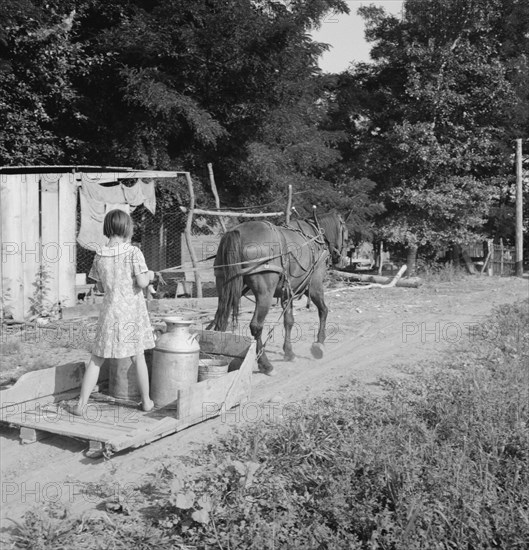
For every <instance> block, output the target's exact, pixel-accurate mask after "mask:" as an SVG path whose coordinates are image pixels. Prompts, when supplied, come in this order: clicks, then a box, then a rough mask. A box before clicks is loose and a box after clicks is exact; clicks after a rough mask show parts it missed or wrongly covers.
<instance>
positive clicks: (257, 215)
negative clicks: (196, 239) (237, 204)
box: [180, 206, 285, 218]
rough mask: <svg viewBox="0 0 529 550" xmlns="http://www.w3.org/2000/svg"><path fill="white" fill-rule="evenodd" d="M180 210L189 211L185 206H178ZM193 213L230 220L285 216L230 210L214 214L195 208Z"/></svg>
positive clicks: (272, 213) (214, 212) (281, 213)
mask: <svg viewBox="0 0 529 550" xmlns="http://www.w3.org/2000/svg"><path fill="white" fill-rule="evenodd" d="M180 210H181V211H182V212H184V213H185V212H187V211H188V210H189V209H188V208H186V207H185V206H180ZM193 212H194V213H195V214H202V215H204V216H226V217H231V218H271V217H277V216H284V215H285V213H284V212H256V213H254V214H251V213H249V212H232V211H230V210H223V211H222V212H216V211H215V210H203V209H202V208H195V209H194V210H193Z"/></svg>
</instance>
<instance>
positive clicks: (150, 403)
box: [141, 399, 154, 412]
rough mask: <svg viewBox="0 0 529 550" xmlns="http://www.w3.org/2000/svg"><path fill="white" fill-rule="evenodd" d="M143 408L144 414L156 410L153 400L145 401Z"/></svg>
mask: <svg viewBox="0 0 529 550" xmlns="http://www.w3.org/2000/svg"><path fill="white" fill-rule="evenodd" d="M141 408H142V410H143V411H144V412H149V411H152V410H153V409H154V401H153V400H152V399H149V400H148V401H144V402H143V403H142V404H141Z"/></svg>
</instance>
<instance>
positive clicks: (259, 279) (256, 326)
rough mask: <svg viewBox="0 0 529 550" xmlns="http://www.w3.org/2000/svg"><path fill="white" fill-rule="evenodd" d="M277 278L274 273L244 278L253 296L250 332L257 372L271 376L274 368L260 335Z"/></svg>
mask: <svg viewBox="0 0 529 550" xmlns="http://www.w3.org/2000/svg"><path fill="white" fill-rule="evenodd" d="M278 280H279V277H278V275H277V274H275V273H270V272H268V273H259V274H256V275H252V276H249V277H247V278H245V283H246V284H247V285H248V287H249V288H250V289H251V291H252V292H253V295H254V296H255V310H254V313H253V317H252V320H251V321H250V332H251V333H252V336H253V337H254V338H255V341H256V342H257V356H258V358H259V359H258V364H259V370H260V371H261V372H263V373H264V374H268V375H269V376H272V371H273V370H274V367H273V366H272V364H271V363H270V361H269V359H268V357H267V356H266V353H265V352H264V347H263V341H262V333H263V326H264V321H265V318H266V316H267V314H268V310H269V309H270V307H271V306H272V302H273V298H274V291H275V288H276V286H277V283H278Z"/></svg>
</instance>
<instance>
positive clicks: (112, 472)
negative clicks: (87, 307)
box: [0, 277, 529, 541]
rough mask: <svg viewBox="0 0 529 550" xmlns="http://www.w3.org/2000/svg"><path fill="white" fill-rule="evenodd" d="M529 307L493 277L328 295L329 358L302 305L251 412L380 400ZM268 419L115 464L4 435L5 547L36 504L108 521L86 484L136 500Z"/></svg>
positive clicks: (193, 432)
mask: <svg viewBox="0 0 529 550" xmlns="http://www.w3.org/2000/svg"><path fill="white" fill-rule="evenodd" d="M528 297H529V282H528V280H527V279H514V278H512V279H499V278H485V277H483V278H478V277H468V278H465V279H463V280H459V281H457V282H454V283H438V284H427V285H424V286H422V287H421V288H419V289H406V288H392V289H369V290H349V291H342V292H332V291H331V292H328V293H327V303H328V305H329V309H330V312H329V318H328V341H327V344H326V353H325V356H324V358H323V359H322V360H319V361H317V360H315V359H313V358H312V356H311V355H310V346H311V344H312V342H313V340H314V334H315V328H316V326H317V313H316V310H315V308H314V306H313V308H312V309H311V310H307V309H306V308H305V300H304V299H303V300H302V301H300V302H298V303H297V304H296V325H295V328H294V331H293V337H294V339H295V342H294V351H295V353H296V354H297V358H296V360H295V361H294V362H290V363H286V362H284V361H283V360H282V353H281V346H282V326H281V325H278V326H275V328H274V333H273V339H272V340H271V341H270V342H269V345H268V354H269V358H270V359H271V361H272V362H273V363H274V365H275V367H276V375H275V376H274V377H267V376H264V375H262V374H259V373H255V374H254V383H253V396H252V402H253V403H254V404H259V405H261V406H262V405H263V404H264V403H268V405H266V407H268V410H269V411H270V410H274V411H275V412H277V413H280V412H281V411H282V410H285V407H286V406H287V405H289V404H292V403H296V402H298V401H299V400H301V399H304V398H306V397H311V396H315V395H320V394H321V393H322V392H324V391H325V390H326V389H329V388H336V387H338V386H339V385H341V384H344V383H346V382H349V381H351V380H355V381H357V383H358V384H359V385H360V386H361V387H365V388H367V389H369V390H370V391H379V388H378V387H377V380H378V379H379V377H381V376H391V375H399V369H398V365H402V364H415V363H417V362H419V361H421V360H427V361H433V360H435V358H436V357H439V356H441V355H442V354H443V353H445V352H447V351H449V350H451V349H453V348H455V347H457V346H458V345H460V344H463V343H464V342H465V340H468V339H471V338H494V334H490V333H489V334H484V333H481V332H479V331H476V330H475V328H472V327H476V326H477V325H478V324H479V323H480V321H482V320H483V318H484V317H485V316H486V315H488V314H489V313H490V311H491V308H492V307H493V306H495V305H500V304H509V303H514V302H519V301H522V300H524V299H526V298H528ZM279 314H280V310H279V308H274V309H273V310H272V311H271V313H270V315H269V317H268V319H267V321H268V322H269V323H274V322H275V320H276V319H277V318H278V317H279ZM249 318H250V315H249V314H248V313H245V314H244V315H243V318H242V321H243V323H242V324H243V330H247V329H245V328H244V325H245V324H247V322H248V321H249ZM270 326H271V325H270V324H269V325H268V327H267V329H268V328H269V327H270ZM267 329H265V330H267ZM296 340H297V341H296ZM65 362H66V361H65ZM289 406H294V405H289ZM259 410H260V409H258V408H257V407H256V406H255V405H251V406H247V407H246V408H244V409H242V410H241V411H239V414H238V415H235V414H233V415H227V416H226V417H224V418H217V419H213V420H210V421H208V422H205V423H203V424H200V425H198V426H196V427H194V428H191V429H188V430H185V431H184V432H181V433H179V434H175V435H173V436H169V437H166V438H164V439H161V440H159V441H157V442H154V443H152V444H150V445H147V446H145V447H142V448H140V449H136V450H133V451H130V452H124V453H121V454H118V455H115V456H114V457H113V458H112V459H111V460H109V461H107V460H103V459H100V460H90V459H87V458H85V457H84V455H83V450H85V448H86V445H85V444H84V443H82V442H78V441H75V440H71V439H66V438H63V437H59V436H56V437H51V438H49V439H46V440H44V441H41V442H37V443H35V444H32V445H25V446H22V445H20V443H19V439H18V430H15V429H11V428H8V427H2V428H1V429H0V444H1V458H2V461H1V471H2V514H1V529H2V539H3V540H4V541H7V540H9V537H10V529H11V528H12V525H13V524H12V522H11V521H9V518H10V519H13V520H17V521H18V520H20V518H21V517H22V516H23V514H24V512H25V511H27V510H28V509H29V508H31V507H32V506H34V505H35V504H37V505H42V504H44V503H46V502H50V501H52V500H58V501H61V502H63V503H65V504H67V505H68V506H69V507H70V509H71V511H72V512H73V513H74V514H78V513H82V512H88V513H90V514H101V513H103V512H101V511H98V510H97V509H96V507H97V503H98V502H99V499H98V498H94V497H93V496H92V497H90V498H89V497H88V496H87V495H86V494H84V489H83V487H85V485H86V484H89V483H96V482H100V481H101V482H107V483H110V484H112V485H114V486H115V487H116V488H117V489H118V490H122V491H128V492H130V489H131V488H132V487H134V486H139V485H141V484H142V483H143V482H145V479H146V476H147V475H148V474H149V472H152V471H154V470H155V469H157V468H158V467H159V466H160V465H161V464H162V463H164V464H168V463H170V462H172V463H174V462H175V461H177V460H178V457H179V456H184V455H186V454H188V453H189V452H190V450H191V449H193V448H195V446H196V445H197V444H200V443H204V442H212V441H213V440H214V437H215V436H216V435H217V434H220V433H225V432H226V431H227V430H228V429H230V428H231V427H232V426H233V425H234V424H235V423H237V422H240V421H244V420H245V421H247V422H252V421H253V422H257V421H259V416H260V413H259ZM127 484H128V485H127Z"/></svg>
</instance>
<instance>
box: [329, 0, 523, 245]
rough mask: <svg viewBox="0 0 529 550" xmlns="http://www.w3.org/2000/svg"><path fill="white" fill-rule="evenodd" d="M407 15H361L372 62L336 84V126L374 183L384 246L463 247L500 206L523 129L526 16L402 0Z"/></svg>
mask: <svg viewBox="0 0 529 550" xmlns="http://www.w3.org/2000/svg"><path fill="white" fill-rule="evenodd" d="M404 7H405V15H404V16H403V18H402V19H399V18H397V17H395V16H392V15H386V14H385V13H384V11H383V10H382V9H381V8H375V7H373V6H371V7H363V8H360V13H361V14H362V15H363V16H364V17H365V19H366V24H367V31H366V37H367V38H368V39H369V40H371V41H372V42H373V48H372V51H371V56H372V58H373V60H374V63H373V64H370V65H365V64H360V65H357V66H354V67H352V69H351V71H350V73H348V74H345V75H342V76H341V77H340V79H339V81H338V88H337V90H338V93H337V99H336V110H335V114H334V117H335V120H337V121H338V120H339V121H342V127H343V128H344V130H345V131H346V132H347V133H348V135H349V143H348V144H347V146H346V147H344V148H343V154H344V158H345V160H346V161H347V162H348V163H349V164H350V165H351V166H352V169H353V170H354V171H356V173H357V174H358V175H363V176H364V177H368V178H370V179H372V180H374V181H375V182H376V183H377V191H378V193H379V196H381V197H382V198H383V200H384V204H385V206H386V212H385V213H384V216H383V217H380V218H379V221H380V223H381V225H382V231H381V233H382V235H381V236H382V237H383V238H385V239H387V240H391V241H393V242H397V243H403V244H406V245H425V244H427V243H429V244H432V245H434V246H438V247H439V246H444V245H446V244H448V243H450V242H456V243H463V242H468V241H469V240H472V238H473V237H475V236H476V235H479V234H480V232H481V231H482V228H483V225H484V223H485V222H486V221H487V218H488V216H489V215H490V213H491V207H492V206H494V205H495V204H498V203H499V204H501V203H502V202H504V201H505V198H506V194H505V192H504V189H506V188H509V187H510V186H512V184H513V177H512V172H513V170H512V153H513V145H512V138H513V137H514V136H516V135H517V134H518V133H519V132H523V131H524V130H526V129H527V127H529V117H528V116H527V114H528V111H527V109H528V105H529V103H528V101H527V99H528V98H527V87H526V86H522V85H520V82H521V80H523V81H524V83H527V80H526V78H527V71H526V70H524V67H525V65H524V63H526V59H527V51H528V49H527V48H528V41H527V36H526V31H523V30H522V29H523V28H525V29H527V24H528V23H529V10H527V7H525V8H524V7H523V6H522V3H521V2H517V1H516V0H506V1H500V0H478V1H476V2H472V3H462V2H459V1H458V0H447V1H442V2H441V1H440V0H426V1H422V0H421V1H418V0H407V1H406V2H405V6H404ZM518 18H519V19H518ZM514 20H516V21H517V23H516V24H515V23H514ZM522 21H524V22H525V23H524V24H522ZM511 32H515V33H516V36H518V37H519V38H520V44H521V47H520V49H519V50H517V49H516V48H514V47H513V40H512V35H511V36H510V38H507V37H508V36H509V34H510V33H511ZM522 75H524V76H522Z"/></svg>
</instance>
